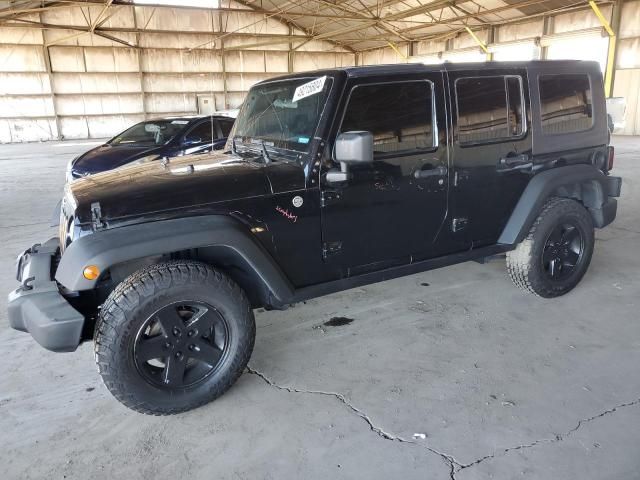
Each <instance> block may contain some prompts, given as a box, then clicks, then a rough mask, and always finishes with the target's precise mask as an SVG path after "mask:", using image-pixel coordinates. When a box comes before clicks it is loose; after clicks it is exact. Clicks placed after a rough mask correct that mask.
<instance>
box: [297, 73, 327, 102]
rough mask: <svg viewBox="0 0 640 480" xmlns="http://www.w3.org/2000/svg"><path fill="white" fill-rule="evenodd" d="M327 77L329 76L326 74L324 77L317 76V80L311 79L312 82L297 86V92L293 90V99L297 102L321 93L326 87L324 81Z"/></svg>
mask: <svg viewBox="0 0 640 480" xmlns="http://www.w3.org/2000/svg"><path fill="white" fill-rule="evenodd" d="M326 79H327V76H326V75H325V76H324V77H320V78H316V79H315V80H311V81H310V82H307V83H304V84H302V85H300V86H299V87H297V88H296V90H295V92H293V98H292V99H291V101H292V102H297V101H298V100H302V99H303V98H307V97H310V96H311V95H315V94H316V93H320V92H321V91H322V89H323V88H324V82H325V80H326Z"/></svg>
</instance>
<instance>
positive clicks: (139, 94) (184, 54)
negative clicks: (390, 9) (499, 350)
mask: <svg viewBox="0 0 640 480" xmlns="http://www.w3.org/2000/svg"><path fill="white" fill-rule="evenodd" d="M220 6H221V7H233V8H234V10H235V11H233V12H228V11H219V10H211V9H198V8H184V7H159V6H144V5H136V6H133V5H117V6H115V5H114V6H112V7H111V9H112V10H111V11H110V13H109V16H108V18H106V20H104V19H103V21H101V23H102V24H103V25H104V26H108V27H110V28H112V29H114V30H116V31H117V30H118V29H122V30H127V29H128V30H136V32H135V33H133V32H125V31H123V32H120V33H118V35H117V37H118V41H114V40H110V39H108V38H104V37H100V36H97V35H93V34H91V33H85V34H82V33H80V34H78V32H77V31H74V30H71V29H68V30H67V29H64V28H55V29H44V30H42V29H36V28H17V27H16V28H8V27H3V28H2V29H0V142H23V141H42V140H52V139H59V138H64V139H82V138H103V137H109V136H112V135H114V134H116V133H117V132H119V131H121V130H123V129H124V128H126V127H128V126H130V125H131V124H133V123H135V122H138V121H141V120H143V119H145V118H152V117H157V116H166V115H188V114H197V113H210V112H212V111H220V110H227V109H234V108H237V107H238V106H239V105H240V104H241V102H242V101H243V98H244V96H245V94H246V92H247V90H248V89H249V88H250V87H251V85H253V84H254V83H256V82H258V81H261V80H264V79H266V78H270V77H273V76H277V75H282V74H286V73H288V72H301V71H307V70H316V69H320V68H333V67H341V66H349V65H366V64H383V63H399V62H424V63H439V62H443V61H452V62H458V61H484V60H486V59H494V60H516V59H518V60H522V59H527V58H530V59H535V58H579V59H585V60H586V59H589V60H596V61H598V62H599V63H600V64H601V66H602V67H603V68H604V67H605V65H606V62H607V55H608V45H609V41H610V38H609V37H608V36H607V35H606V33H605V32H604V29H603V28H602V25H601V24H600V22H599V20H598V19H597V17H596V16H595V14H594V12H593V11H592V10H591V9H590V8H589V7H588V5H585V6H584V7H582V8H579V9H576V10H575V11H571V12H567V13H561V14H556V15H545V16H539V17H534V18H530V19H527V20H526V21H517V22H511V23H505V24H503V25H495V26H492V27H488V28H484V29H477V30H474V36H475V37H476V38H473V36H471V35H470V34H469V33H467V32H465V31H460V30H459V29H457V30H454V29H453V28H452V32H451V33H449V34H446V35H441V36H440V37H439V38H433V39H431V40H428V41H420V42H411V43H404V44H398V45H395V44H391V45H390V46H389V47H386V48H377V49H372V50H365V51H358V52H355V51H353V50H351V49H350V48H348V47H345V46H341V45H340V44H337V43H335V42H331V41H327V40H311V41H309V40H308V39H307V38H308V35H307V34H306V33H305V32H302V31H300V30H298V29H296V28H295V27H292V26H291V25H288V24H286V23H285V22H283V21H280V20H278V19H275V18H272V17H269V16H267V15H264V14H261V13H258V12H254V11H253V10H251V9H250V8H249V7H247V6H244V5H241V4H237V3H235V2H233V1H226V0H223V1H221V2H220ZM621 8H622V12H621V15H620V18H621V20H620V25H619V34H618V37H617V39H618V40H617V49H616V54H615V77H614V84H613V95H614V96H620V97H625V98H626V100H627V108H626V122H625V125H624V128H623V129H622V130H621V131H620V132H619V133H623V134H629V135H639V134H640V103H639V102H638V92H639V91H640V0H633V1H626V2H623V3H621ZM102 9H103V6H101V5H95V6H89V7H83V8H58V9H52V10H45V11H42V12H39V13H35V14H33V15H32V17H31V18H32V20H33V21H37V22H40V23H44V24H56V25H65V26H74V25H76V26H84V27H86V26H87V25H90V24H91V23H92V21H95V20H96V18H98V17H99V15H100V12H101V11H102ZM238 10H240V11H238ZM245 10H246V11H245ZM601 10H602V12H603V14H604V15H605V17H606V18H608V19H612V18H613V14H614V12H613V7H612V6H610V5H609V6H602V7H601ZM27 18H28V17H27ZM305 39H307V40H305ZM478 41H480V42H482V44H483V46H484V47H485V48H486V49H487V52H485V50H484V49H483V48H482V47H481V46H480V45H479V44H478ZM578 46H580V48H577V47H578ZM585 46H588V48H585Z"/></svg>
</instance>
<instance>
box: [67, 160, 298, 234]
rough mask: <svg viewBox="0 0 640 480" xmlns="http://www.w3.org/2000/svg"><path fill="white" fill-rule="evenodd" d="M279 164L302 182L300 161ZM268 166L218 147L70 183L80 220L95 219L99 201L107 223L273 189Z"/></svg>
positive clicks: (191, 207)
mask: <svg viewBox="0 0 640 480" xmlns="http://www.w3.org/2000/svg"><path fill="white" fill-rule="evenodd" d="M281 165H282V166H281V167H279V168H278V170H281V171H282V174H280V175H277V176H278V177H282V176H283V175H286V176H287V177H288V178H290V179H291V180H290V181H289V182H287V183H291V182H293V183H295V184H298V185H300V184H303V183H304V174H303V170H302V168H301V167H300V166H299V165H292V164H281ZM266 167H267V165H265V164H264V163H260V162H259V161H250V160H245V159H243V158H240V157H237V156H235V155H230V154H225V153H222V152H215V153H211V154H206V155H187V156H183V157H175V158H172V159H171V160H170V161H168V162H166V161H152V162H145V163H141V164H136V165H128V166H124V167H122V168H119V169H117V170H111V171H107V172H103V173H98V174H96V175H91V176H89V177H85V178H82V179H79V180H77V181H75V182H72V183H71V184H68V186H67V188H69V189H70V191H71V193H72V195H73V197H74V198H75V200H76V204H77V210H76V217H77V218H78V220H79V221H80V222H81V223H86V222H90V221H91V211H90V208H91V204H94V203H95V202H99V203H100V210H101V216H102V219H103V220H104V221H106V222H107V223H109V222H113V221H114V220H119V219H124V218H132V217H148V216H153V215H155V214H157V213H158V212H170V211H179V210H184V209H189V210H197V209H199V208H202V209H205V208H206V207H207V205H211V204H214V203H218V202H224V201H230V200H238V199H243V198H248V197H256V196H260V195H267V194H270V193H272V189H271V183H270V181H269V178H268V176H267V174H266V171H265V170H266ZM294 179H295V180H294Z"/></svg>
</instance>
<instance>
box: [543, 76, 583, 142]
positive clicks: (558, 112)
mask: <svg viewBox="0 0 640 480" xmlns="http://www.w3.org/2000/svg"><path fill="white" fill-rule="evenodd" d="M538 86H539V88H540V114H541V121H542V132H543V133H545V134H551V135H553V134H558V133H572V132H580V131H584V130H589V129H590V128H591V127H592V125H593V112H592V103H591V85H590V83H589V77H588V76H587V75H581V74H561V75H540V77H539V79H538Z"/></svg>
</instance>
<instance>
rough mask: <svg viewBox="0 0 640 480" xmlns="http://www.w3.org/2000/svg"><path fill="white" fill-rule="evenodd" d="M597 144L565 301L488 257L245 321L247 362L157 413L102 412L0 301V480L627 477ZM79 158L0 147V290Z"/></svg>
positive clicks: (625, 296)
mask: <svg viewBox="0 0 640 480" xmlns="http://www.w3.org/2000/svg"><path fill="white" fill-rule="evenodd" d="M614 144H615V145H616V147H617V157H616V169H615V171H616V174H618V175H622V176H623V177H624V184H623V196H622V198H621V200H620V204H619V212H618V219H617V221H616V223H615V224H614V225H613V226H612V227H609V228H607V229H605V230H602V231H599V232H598V233H597V242H596V250H595V253H594V257H593V261H592V265H591V268H590V270H589V272H588V273H587V275H586V277H585V278H584V280H583V281H582V283H581V284H580V285H579V286H578V288H577V289H576V290H575V291H574V292H572V293H571V294H569V295H567V296H565V297H563V298H559V299H555V300H542V299H537V298H533V297H530V296H527V295H525V294H523V293H520V292H519V291H518V290H517V289H516V288H515V287H513V286H512V285H511V283H510V281H509V280H508V278H507V277H506V274H505V271H504V262H502V261H495V262H491V263H489V264H487V265H479V264H476V263H467V264H463V265H457V266H454V267H449V268H446V269H441V270H436V271H432V272H427V273H423V274H418V275H414V276H411V277H406V278H402V279H397V280H393V281H389V282H384V283H380V284H376V285H371V286H367V287H364V288H359V289H354V290H350V291H347V292H342V293H339V294H335V295H331V296H328V297H324V298H320V299H316V300H312V301H308V302H306V304H300V305H297V306H295V307H294V308H291V309H289V310H287V311H285V312H261V311H259V312H256V321H257V326H258V333H257V341H256V348H255V351H254V354H253V357H252V359H251V362H250V367H251V370H250V371H249V372H247V374H245V375H243V376H242V378H241V379H240V380H239V382H238V383H237V385H236V386H235V387H234V388H232V389H231V390H230V391H229V392H228V393H227V394H226V395H225V396H224V397H222V398H221V399H219V400H218V401H216V402H214V403H213V404H210V405H208V406H205V407H203V408H200V409H198V410H196V411H193V412H190V413H187V414H183V415H179V416H176V417H168V418H153V417H146V416H142V415H139V414H135V413H132V412H129V411H128V410H126V409H125V408H124V407H121V406H120V404H118V403H117V402H116V401H115V400H114V399H113V398H112V397H111V396H110V395H109V394H108V392H107V391H106V389H105V388H104V387H103V386H102V384H101V382H100V379H99V377H98V374H97V372H96V369H95V367H94V364H93V358H92V351H91V345H89V344H86V345H83V346H82V347H81V348H80V349H79V350H78V351H77V352H76V353H74V354H54V353H49V352H47V351H45V350H43V349H41V348H40V347H38V346H37V345H36V344H35V343H34V342H33V341H32V340H31V338H30V337H29V336H28V335H25V334H20V333H18V332H14V331H11V330H10V329H9V328H8V326H7V322H6V314H5V311H6V299H5V295H4V294H2V295H0V353H2V358H3V359H4V366H3V368H2V370H1V372H2V373H0V432H1V433H0V462H1V463H2V465H3V468H4V473H3V478H9V479H13V478H21V479H22V478H78V479H84V478H88V477H93V478H97V479H100V478H113V477H115V476H116V475H121V476H126V477H129V478H168V477H175V476H176V475H180V476H183V477H188V478H211V477H213V476H217V477H221V478H235V479H237V478H251V479H253V478H266V479H270V478H323V479H324V478H374V479H377V478H421V479H425V478H428V479H432V478H433V479H440V478H443V479H451V478H456V479H458V480H468V479H484V478H497V479H512V478H516V477H517V478H521V477H522V478H530V479H545V480H546V479H550V478H561V479H563V480H564V479H572V478H575V479H581V480H584V479H598V480H600V479H632V478H640V457H638V452H639V450H638V445H639V444H640V430H639V429H638V428H637V425H638V424H639V421H640V375H638V367H637V366H638V364H639V362H640V323H639V321H638V307H639V305H638V298H640V297H639V295H640V273H638V272H640V255H639V254H638V250H639V247H640V226H639V225H640V167H639V165H640V163H639V161H640V138H630V137H615V138H614ZM89 147H90V145H88V144H87V142H77V143H76V144H74V143H70V142H66V143H47V144H30V145H2V146H0V235H1V237H0V240H1V241H2V244H3V246H4V247H5V248H4V249H3V250H2V253H0V292H5V293H6V292H8V291H9V290H10V289H13V288H14V280H13V268H14V267H13V260H14V257H15V255H17V254H18V253H19V251H21V250H22V249H24V248H25V247H26V246H28V245H30V244H32V243H34V242H36V241H42V240H43V239H46V238H48V236H52V235H55V230H54V229H51V228H49V227H47V223H48V221H49V218H50V214H51V210H52V208H53V205H54V204H55V203H56V202H57V200H58V199H59V197H60V191H61V186H62V183H63V177H64V166H65V163H66V161H67V160H68V159H69V158H71V157H72V156H74V155H76V154H77V153H79V152H81V151H83V150H86V149H87V148H89ZM25 171H28V172H30V176H29V177H28V178H26V177H24V175H23V172H25ZM333 317H346V318H349V319H353V321H352V322H350V323H345V324H343V325H340V326H325V325H324V322H326V321H328V320H329V319H331V318H333ZM337 323H344V322H337ZM414 434H421V435H418V436H416V437H414ZM422 436H424V438H422Z"/></svg>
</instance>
